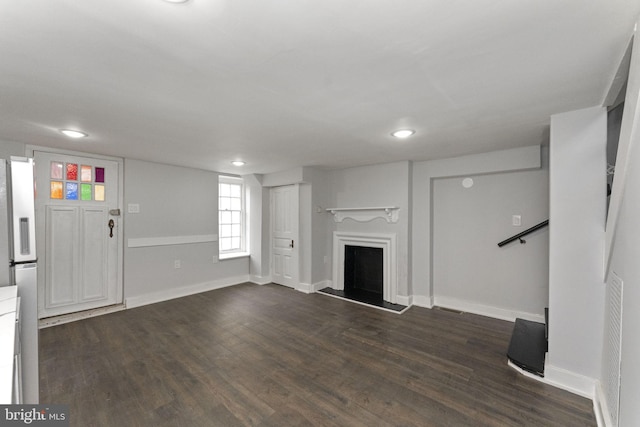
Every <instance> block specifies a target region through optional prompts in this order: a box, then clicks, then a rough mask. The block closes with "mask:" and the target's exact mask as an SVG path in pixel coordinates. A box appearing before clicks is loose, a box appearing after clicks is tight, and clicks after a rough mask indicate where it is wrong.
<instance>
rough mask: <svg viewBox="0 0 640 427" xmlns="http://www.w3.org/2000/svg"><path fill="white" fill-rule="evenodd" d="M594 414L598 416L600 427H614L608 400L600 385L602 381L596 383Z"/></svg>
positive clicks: (597, 420)
mask: <svg viewBox="0 0 640 427" xmlns="http://www.w3.org/2000/svg"><path fill="white" fill-rule="evenodd" d="M593 412H594V414H595V416H596V422H597V423H598V427H614V424H613V422H612V421H611V413H610V412H609V407H608V405H607V399H606V397H605V395H604V390H602V383H600V381H597V382H596V393H595V396H594V397H593Z"/></svg>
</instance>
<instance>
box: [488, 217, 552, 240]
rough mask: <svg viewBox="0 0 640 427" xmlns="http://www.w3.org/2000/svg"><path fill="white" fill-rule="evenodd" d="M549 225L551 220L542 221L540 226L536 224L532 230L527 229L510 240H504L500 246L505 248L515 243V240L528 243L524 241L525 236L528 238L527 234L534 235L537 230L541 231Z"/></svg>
mask: <svg viewBox="0 0 640 427" xmlns="http://www.w3.org/2000/svg"><path fill="white" fill-rule="evenodd" d="M547 225H549V220H548V219H547V220H544V221H542V222H541V223H540V224H536V225H534V226H533V227H531V228H527V229H526V230H524V231H523V232H522V233H518V234H516V235H515V236H511V237H509V238H508V239H505V240H503V241H502V242H500V243H498V246H500V247H503V246H504V245H506V244H508V243H511V242H513V241H514V240H520V243H527V242H526V241H525V240H522V238H523V237H524V236H526V235H527V234H530V233H533V232H534V231H536V230H539V229H541V228H543V227H546V226H547Z"/></svg>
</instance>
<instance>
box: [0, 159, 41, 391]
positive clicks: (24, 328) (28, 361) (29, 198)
mask: <svg viewBox="0 0 640 427" xmlns="http://www.w3.org/2000/svg"><path fill="white" fill-rule="evenodd" d="M33 170H34V169H33V159H28V158H25V157H11V159H10V160H0V286H12V285H16V286H17V289H18V296H19V297H20V343H21V369H20V370H21V373H22V397H23V403H28V404H37V403H39V373H38V293H37V272H38V267H37V258H36V233H35V187H34V179H33V177H34V172H33Z"/></svg>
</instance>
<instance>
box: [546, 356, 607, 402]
mask: <svg viewBox="0 0 640 427" xmlns="http://www.w3.org/2000/svg"><path fill="white" fill-rule="evenodd" d="M544 382H545V383H547V384H551V385H552V386H555V387H558V388H561V389H563V390H567V391H570V392H571V393H574V394H577V395H579V396H582V397H586V398H588V399H591V400H595V390H596V380H595V379H593V378H589V377H585V376H584V375H580V374H576V373H575V372H571V371H568V370H566V369H563V368H558V367H557V366H553V365H549V364H548V363H546V364H545V365H544Z"/></svg>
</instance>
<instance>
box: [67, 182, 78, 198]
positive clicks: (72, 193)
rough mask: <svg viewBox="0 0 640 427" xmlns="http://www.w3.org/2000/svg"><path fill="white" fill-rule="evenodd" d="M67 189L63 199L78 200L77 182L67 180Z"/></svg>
mask: <svg viewBox="0 0 640 427" xmlns="http://www.w3.org/2000/svg"><path fill="white" fill-rule="evenodd" d="M66 188H67V191H66V192H65V199H67V200H78V183H77V182H67V187H66Z"/></svg>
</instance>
